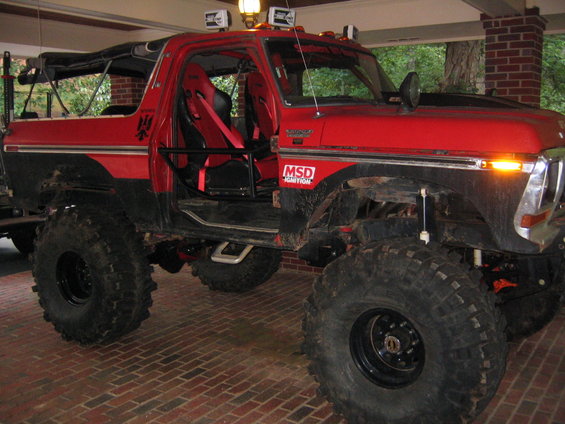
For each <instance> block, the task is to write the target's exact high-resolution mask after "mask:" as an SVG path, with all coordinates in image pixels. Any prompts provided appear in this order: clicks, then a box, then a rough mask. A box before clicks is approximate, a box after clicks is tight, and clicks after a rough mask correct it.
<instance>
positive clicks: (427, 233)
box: [416, 188, 434, 244]
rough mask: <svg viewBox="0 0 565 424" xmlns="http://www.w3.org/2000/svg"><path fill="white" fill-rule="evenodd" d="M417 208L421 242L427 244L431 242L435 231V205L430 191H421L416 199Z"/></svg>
mask: <svg viewBox="0 0 565 424" xmlns="http://www.w3.org/2000/svg"><path fill="white" fill-rule="evenodd" d="M416 206H417V208H418V231H419V236H420V240H423V241H424V242H425V243H426V244H427V243H429V241H430V240H431V238H432V234H433V231H434V203H433V198H432V197H431V196H430V195H429V193H428V189H426V188H421V189H420V191H419V193H418V196H417V198H416Z"/></svg>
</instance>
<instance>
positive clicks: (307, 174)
mask: <svg viewBox="0 0 565 424" xmlns="http://www.w3.org/2000/svg"><path fill="white" fill-rule="evenodd" d="M315 174H316V168H315V167H313V166H301V165H285V166H284V168H283V179H284V182H285V183H289V184H305V185H309V184H312V182H313V181H314V175H315Z"/></svg>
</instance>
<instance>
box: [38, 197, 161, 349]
mask: <svg viewBox="0 0 565 424" xmlns="http://www.w3.org/2000/svg"><path fill="white" fill-rule="evenodd" d="M33 275H34V277H35V281H36V286H35V287H34V290H35V291H37V293H38V295H39V303H40V305H41V306H42V307H43V309H44V317H45V319H46V320H47V321H50V322H52V323H53V326H54V327H55V330H57V331H58V332H59V333H61V335H62V336H63V338H64V339H66V340H76V341H78V342H80V343H83V344H88V343H103V342H110V341H113V340H116V339H117V338H118V337H120V336H122V335H124V334H126V333H128V332H130V331H132V330H134V329H136V328H137V327H138V326H139V325H140V323H141V321H142V320H144V319H145V318H147V317H148V316H149V311H148V310H149V307H150V306H151V291H152V290H154V289H155V283H154V282H153V281H152V280H151V277H150V267H149V265H148V263H147V260H146V254H145V252H144V249H143V245H142V241H141V238H140V236H139V235H138V234H136V232H135V229H134V227H133V225H132V224H131V223H130V222H129V221H128V220H127V218H126V217H125V215H123V214H115V215H106V214H103V213H100V212H98V211H95V210H92V209H86V208H75V207H73V208H64V209H60V210H58V211H57V213H56V214H55V215H53V216H51V217H49V219H48V220H47V222H46V224H45V227H44V228H43V230H42V232H41V234H40V235H39V237H38V239H37V243H36V250H35V252H34V254H33Z"/></svg>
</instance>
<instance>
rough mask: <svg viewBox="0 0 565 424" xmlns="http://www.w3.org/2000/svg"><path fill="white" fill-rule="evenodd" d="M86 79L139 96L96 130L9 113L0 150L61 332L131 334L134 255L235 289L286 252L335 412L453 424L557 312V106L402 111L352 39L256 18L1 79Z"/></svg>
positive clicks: (137, 281)
mask: <svg viewBox="0 0 565 424" xmlns="http://www.w3.org/2000/svg"><path fill="white" fill-rule="evenodd" d="M87 74H101V75H100V78H104V77H107V76H108V75H116V76H119V77H129V78H135V79H136V80H135V81H144V82H145V83H146V84H145V91H144V93H143V98H142V100H141V101H140V103H139V104H135V105H113V106H110V107H109V108H107V109H106V110H104V111H103V112H102V114H101V115H100V116H96V117H91V116H86V114H82V113H81V114H79V115H78V116H73V115H71V114H69V113H68V112H67V111H66V109H65V108H64V105H62V104H61V105H60V106H61V110H62V111H63V113H62V116H60V117H56V116H53V115H54V114H52V113H50V112H51V111H46V112H42V111H32V110H24V112H23V113H22V114H21V118H16V119H14V120H13V121H12V122H10V123H9V125H8V124H7V125H5V126H4V128H3V134H4V136H3V139H2V157H3V160H4V163H5V165H6V169H7V175H8V177H9V183H10V189H11V190H12V192H13V198H12V201H13V202H14V204H15V206H17V207H19V208H25V209H29V210H31V211H34V212H37V213H44V214H46V215H48V218H47V221H46V222H45V224H44V226H43V227H42V229H41V231H40V232H39V235H38V238H37V240H36V243H35V251H34V254H33V276H34V278H35V282H36V285H35V287H34V290H35V291H37V293H38V296H39V302H40V305H41V307H42V308H43V309H44V312H45V318H46V319H47V320H48V321H51V322H52V323H53V325H54V327H55V330H57V331H58V332H60V333H61V334H62V336H63V338H65V339H67V340H74V341H78V342H80V343H83V344H85V343H104V342H109V341H112V340H115V339H117V338H118V337H120V336H122V335H124V334H126V333H128V332H130V331H132V330H134V329H135V328H137V327H138V326H139V325H140V323H141V322H142V320H144V319H145V318H147V317H148V315H149V307H150V306H151V292H152V290H154V288H155V284H154V282H153V281H152V279H151V274H150V273H151V268H150V264H149V262H153V263H159V264H160V265H161V266H163V268H165V269H167V270H169V271H171V272H175V271H178V270H179V269H180V267H181V266H182V265H183V263H185V262H189V263H190V265H191V266H192V270H193V273H194V274H195V275H197V276H198V277H199V278H200V280H201V281H202V282H203V283H204V284H205V285H207V286H208V287H209V288H211V289H214V290H224V291H236V292H237V291H245V290H250V289H252V288H254V287H256V286H258V285H260V284H261V283H263V282H265V281H267V280H268V279H269V277H270V276H271V275H272V274H273V273H274V272H275V271H276V270H277V268H278V266H279V262H280V257H281V251H284V250H286V251H294V252H297V255H298V256H299V257H300V258H302V259H304V260H306V261H308V262H309V263H311V264H315V265H317V266H325V269H324V271H323V274H322V275H321V277H320V278H318V279H317V281H316V282H315V284H314V287H313V293H312V294H311V295H310V296H309V297H308V299H307V300H306V302H305V317H304V322H303V328H304V333H305V343H304V351H305V353H306V354H307V355H308V357H309V359H310V361H311V365H310V371H311V373H312V374H313V375H314V377H315V378H316V379H317V380H318V382H319V384H320V389H321V392H322V393H323V394H324V395H326V396H327V397H328V398H329V400H331V402H333V404H334V406H335V408H336V410H337V411H339V412H340V413H342V414H343V415H344V416H345V417H347V419H348V420H349V421H350V422H356V423H357V422H359V423H369V422H383V423H385V422H386V423H411V422H418V423H424V422H426V423H428V422H429V423H431V422H433V423H436V422H448V423H454V422H467V421H469V420H472V419H473V417H476V416H477V415H478V414H479V413H480V412H481V411H482V410H483V409H484V408H485V406H486V405H487V404H488V402H489V400H490V399H491V398H492V396H493V395H494V393H495V391H496V390H497V387H498V384H499V382H500V380H501V378H502V375H503V373H504V369H505V357H506V351H507V336H510V337H519V336H522V335H527V334H530V333H532V332H534V331H536V330H539V329H540V328H541V327H542V326H543V325H545V324H546V323H547V322H548V321H549V320H551V318H552V317H553V316H554V315H555V313H556V312H557V311H558V309H559V307H560V304H561V297H562V294H563V260H562V257H563V253H562V250H563V249H564V244H563V243H564V240H563V231H562V228H561V226H562V223H563V222H564V217H565V213H564V210H563V205H564V204H565V194H564V182H565V175H564V173H563V166H564V164H565V146H564V140H563V138H564V132H565V119H564V118H563V116H561V115H560V114H557V113H554V112H549V111H542V110H538V109H534V108H530V107H527V106H525V105H521V104H518V103H514V102H511V101H508V100H503V99H500V98H496V97H486V96H475V95H435V94H428V95H422V96H421V98H420V99H419V96H418V94H419V87H418V80H417V76H416V75H414V74H409V75H408V76H407V78H406V80H405V82H404V83H403V84H402V86H401V87H400V90H397V89H396V88H395V87H394V85H393V84H392V83H391V81H390V79H389V78H388V77H387V76H386V74H385V73H384V72H383V70H382V69H381V67H380V66H379V64H378V63H377V61H376V59H375V57H374V56H373V55H372V54H371V53H370V51H369V50H367V49H365V48H363V47H362V46H361V45H359V44H358V43H357V42H355V41H354V40H351V39H348V38H347V37H341V38H340V39H336V37H333V36H331V34H323V35H312V34H307V33H304V32H301V31H299V30H298V29H293V30H277V29H271V28H269V27H268V26H263V27H261V28H259V29H255V30H251V31H239V32H220V33H209V34H182V35H178V36H174V37H171V38H167V39H162V40H157V41H153V42H149V43H129V44H122V45H119V46H116V47H112V48H109V49H106V50H104V51H100V52H96V53H90V54H76V53H68V54H63V53H43V54H42V55H41V56H40V57H39V58H34V59H30V60H28V66H27V68H26V69H24V71H23V72H22V73H21V74H20V75H19V77H18V80H19V82H20V83H21V84H30V85H32V86H34V85H38V84H41V83H47V84H49V85H50V86H51V87H52V88H53V89H54V88H56V85H57V82H58V81H62V80H65V79H67V78H72V77H77V76H80V75H87ZM226 91H228V92H230V93H229V94H228V93H226ZM230 94H231V95H230ZM55 97H56V98H57V102H59V103H61V101H60V100H61V99H60V96H58V95H57V94H55ZM234 103H235V104H237V106H238V111H239V112H238V114H237V116H234V113H233V112H232V111H233V109H234ZM48 112H49V113H48ZM43 114H45V115H47V116H50V117H42V115H43Z"/></svg>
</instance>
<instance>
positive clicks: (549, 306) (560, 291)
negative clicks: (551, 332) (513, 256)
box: [500, 261, 565, 340]
mask: <svg viewBox="0 0 565 424" xmlns="http://www.w3.org/2000/svg"><path fill="white" fill-rule="evenodd" d="M564 265H565V261H562V266H561V268H560V270H559V272H558V274H557V275H556V276H555V281H554V282H552V283H551V286H550V287H549V288H547V289H545V290H543V291H540V292H538V293H535V294H530V295H527V296H524V297H520V298H518V299H512V300H508V301H506V302H504V303H502V304H501V305H500V309H501V311H502V313H503V314H504V316H505V317H506V321H507V322H508V326H507V327H506V335H507V337H508V340H518V339H521V338H524V337H528V336H531V335H532V334H535V333H537V332H538V331H540V330H541V329H543V328H544V327H545V326H546V325H547V324H549V323H550V322H551V321H552V320H553V318H555V315H557V313H558V312H559V310H560V309H561V306H562V305H563V300H564V299H565V266H564Z"/></svg>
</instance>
